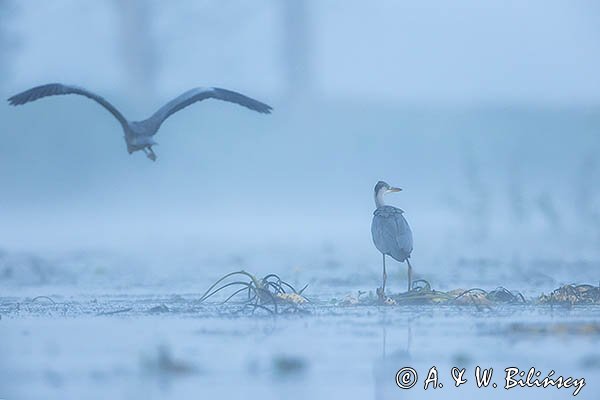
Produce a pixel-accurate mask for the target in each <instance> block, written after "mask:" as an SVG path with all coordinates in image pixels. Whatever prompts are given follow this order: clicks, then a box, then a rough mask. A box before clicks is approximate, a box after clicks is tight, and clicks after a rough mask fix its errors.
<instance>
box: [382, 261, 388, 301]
mask: <svg viewBox="0 0 600 400" xmlns="http://www.w3.org/2000/svg"><path fill="white" fill-rule="evenodd" d="M385 281H387V272H385V254H384V255H383V286H382V292H383V293H385Z"/></svg>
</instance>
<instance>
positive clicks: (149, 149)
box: [144, 146, 156, 161]
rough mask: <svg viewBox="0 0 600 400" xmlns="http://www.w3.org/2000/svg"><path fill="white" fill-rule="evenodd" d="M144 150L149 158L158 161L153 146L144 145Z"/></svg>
mask: <svg viewBox="0 0 600 400" xmlns="http://www.w3.org/2000/svg"><path fill="white" fill-rule="evenodd" d="M144 152H145V153H146V156H147V157H148V158H149V159H151V160H152V161H156V154H155V153H154V150H152V146H148V147H144Z"/></svg>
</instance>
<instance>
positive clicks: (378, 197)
mask: <svg viewBox="0 0 600 400" xmlns="http://www.w3.org/2000/svg"><path fill="white" fill-rule="evenodd" d="M401 190H402V189H400V188H395V187H392V186H390V185H388V184H387V183H385V182H383V181H379V182H377V184H376V185H375V207H376V209H375V211H374V212H373V222H372V224H371V234H372V235H373V243H374V244H375V247H377V250H379V251H380V252H381V254H383V286H382V288H381V294H382V295H383V294H384V293H385V281H386V280H387V273H386V271H385V256H386V255H387V256H390V257H392V258H393V259H394V260H396V261H398V262H403V261H406V263H407V264H408V290H409V291H410V290H411V286H412V266H411V265H410V261H409V258H410V253H411V252H412V250H413V238H412V231H411V230H410V226H408V222H406V219H405V218H404V216H403V215H402V214H403V213H404V211H403V210H401V209H399V208H396V207H393V206H387V205H385V203H384V201H383V196H384V195H385V194H387V193H394V192H399V191H401Z"/></svg>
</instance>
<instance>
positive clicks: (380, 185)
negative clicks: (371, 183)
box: [375, 181, 402, 197]
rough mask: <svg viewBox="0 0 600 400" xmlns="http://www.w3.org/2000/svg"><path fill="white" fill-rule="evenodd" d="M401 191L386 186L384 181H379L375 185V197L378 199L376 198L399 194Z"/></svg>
mask: <svg viewBox="0 0 600 400" xmlns="http://www.w3.org/2000/svg"><path fill="white" fill-rule="evenodd" d="M401 190H402V189H400V188H397V187H393V186H390V185H388V184H387V183H386V182H384V181H379V182H377V185H375V196H376V197H378V196H382V195H384V194H387V193H394V192H399V191H401Z"/></svg>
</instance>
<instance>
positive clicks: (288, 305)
mask: <svg viewBox="0 0 600 400" xmlns="http://www.w3.org/2000/svg"><path fill="white" fill-rule="evenodd" d="M240 276H241V277H243V278H246V279H249V280H234V281H233V282H231V280H233V279H235V278H239V277H240ZM219 285H220V286H219ZM307 287H308V285H305V286H304V287H303V288H302V289H301V290H296V289H295V288H294V287H293V286H292V285H290V284H289V283H287V282H285V281H284V280H282V279H281V278H280V277H279V276H278V275H276V274H268V275H266V276H265V277H263V278H262V279H258V278H256V277H255V276H254V275H252V274H250V273H249V272H246V271H243V270H242V271H236V272H231V273H229V274H226V275H224V276H222V277H221V278H219V279H218V280H217V281H216V282H215V283H213V284H212V285H211V286H210V287H209V288H208V290H207V291H206V292H205V293H204V294H203V295H202V296H201V297H200V299H198V300H197V302H198V303H203V302H205V301H206V300H208V299H209V298H211V297H212V296H214V295H215V294H217V293H218V292H220V291H222V290H224V289H230V290H232V292H230V294H229V296H228V297H227V298H226V299H225V300H223V301H222V302H221V304H225V303H228V302H231V301H232V300H233V299H238V298H239V297H241V296H243V295H244V294H245V297H244V300H241V301H239V300H238V302H239V303H240V304H242V309H241V310H240V311H244V310H248V309H249V310H250V311H251V313H254V312H255V311H256V310H258V309H260V310H264V311H267V312H268V313H270V314H278V313H288V312H296V311H302V310H301V309H300V306H301V305H303V304H306V303H308V302H309V301H308V299H307V298H306V297H304V296H303V294H302V293H303V292H304V290H306V288H307Z"/></svg>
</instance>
